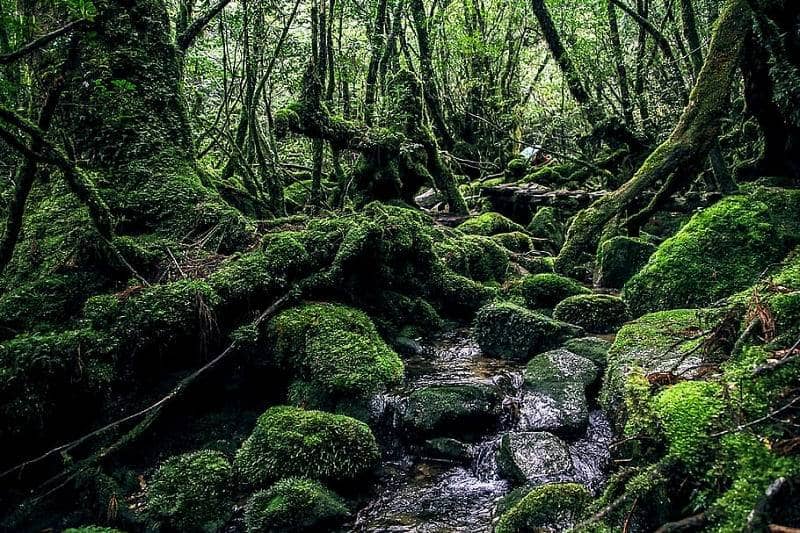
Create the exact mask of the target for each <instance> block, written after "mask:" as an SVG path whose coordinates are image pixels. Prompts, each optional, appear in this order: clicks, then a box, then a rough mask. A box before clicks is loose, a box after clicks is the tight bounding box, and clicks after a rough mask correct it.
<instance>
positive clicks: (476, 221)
mask: <svg viewBox="0 0 800 533" xmlns="http://www.w3.org/2000/svg"><path fill="white" fill-rule="evenodd" d="M458 229H460V230H461V231H463V232H464V233H467V234H469V235H483V236H485V237H491V236H492V235H497V234H498V233H509V232H512V231H525V228H523V227H522V226H521V225H519V224H517V223H516V222H514V221H513V220H510V219H508V218H506V217H504V216H503V215H501V214H500V213H494V212H488V213H483V214H481V215H478V216H476V217H472V218H470V219H467V220H465V221H464V222H462V223H461V224H459V226H458Z"/></svg>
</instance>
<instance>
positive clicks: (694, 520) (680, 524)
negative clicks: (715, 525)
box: [655, 513, 706, 533]
mask: <svg viewBox="0 0 800 533" xmlns="http://www.w3.org/2000/svg"><path fill="white" fill-rule="evenodd" d="M705 523H706V515H705V513H697V514H695V515H692V516H687V517H686V518H682V519H680V520H676V521H675V522H667V523H666V524H664V525H663V526H661V527H660V528H658V529H656V531H655V533H673V532H674V531H686V530H687V529H697V528H700V527H702V526H703V525H704V524H705Z"/></svg>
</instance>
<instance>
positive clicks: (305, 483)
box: [244, 477, 349, 533]
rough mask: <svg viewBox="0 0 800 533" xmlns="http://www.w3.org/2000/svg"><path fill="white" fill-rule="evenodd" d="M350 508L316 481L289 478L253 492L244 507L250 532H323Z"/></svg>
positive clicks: (345, 514)
mask: <svg viewBox="0 0 800 533" xmlns="http://www.w3.org/2000/svg"><path fill="white" fill-rule="evenodd" d="M348 514H349V511H348V509H347V507H346V506H345V504H344V502H343V501H342V499H341V498H339V497H338V496H337V495H336V494H335V493H334V492H333V491H331V490H330V489H327V488H325V487H324V486H323V485H321V484H320V483H319V482H317V481H313V480H310V479H303V478H296V477H293V478H287V479H282V480H281V481H278V482H277V483H276V484H274V485H273V486H271V487H270V488H269V489H267V490H262V491H259V492H256V493H255V494H253V495H252V496H251V497H250V499H249V500H248V501H247V506H246V507H245V515H244V521H245V526H246V528H247V531H248V533H292V532H294V531H298V532H305V531H323V530H327V529H328V528H330V527H332V526H335V525H336V524H338V523H339V522H341V521H342V520H344V519H345V518H346V517H347V515H348Z"/></svg>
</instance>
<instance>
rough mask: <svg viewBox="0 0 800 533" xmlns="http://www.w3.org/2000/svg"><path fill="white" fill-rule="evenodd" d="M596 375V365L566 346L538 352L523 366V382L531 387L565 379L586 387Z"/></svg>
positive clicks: (594, 379) (593, 380)
mask: <svg viewBox="0 0 800 533" xmlns="http://www.w3.org/2000/svg"><path fill="white" fill-rule="evenodd" d="M598 377H599V369H598V368H597V365H595V364H594V363H593V362H591V361H590V360H589V359H586V358H585V357H582V356H580V355H576V354H574V353H572V352H570V351H569V350H567V349H566V348H559V349H557V350H550V351H549V352H545V353H542V354H539V355H537V356H536V357H534V358H533V359H531V360H530V361H528V364H527V365H526V366H525V383H526V384H527V385H529V386H532V387H536V386H539V385H541V384H544V383H560V382H565V381H576V382H578V383H581V384H583V386H584V387H588V386H590V385H591V384H592V383H594V382H595V381H596V380H597V378H598Z"/></svg>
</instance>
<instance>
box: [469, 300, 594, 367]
mask: <svg viewBox="0 0 800 533" xmlns="http://www.w3.org/2000/svg"><path fill="white" fill-rule="evenodd" d="M580 333H581V329H580V328H579V327H577V326H573V325H571V324H567V323H564V322H560V321H558V320H553V319H552V318H550V317H547V316H545V315H542V314H539V313H535V312H533V311H531V310H529V309H525V308H524V307H520V306H518V305H514V304H511V303H495V304H489V305H487V306H486V307H483V308H481V310H480V311H478V314H477V316H476V317H475V338H476V340H477V341H478V344H479V345H480V347H481V350H483V352H484V353H485V354H486V355H489V356H491V357H499V358H502V359H515V360H528V359H529V358H530V357H531V356H533V355H534V354H536V353H539V352H541V351H542V350H547V349H548V348H555V347H556V346H558V345H559V344H561V343H562V342H564V341H566V340H567V339H569V338H571V337H576V336H578V335H580Z"/></svg>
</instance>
